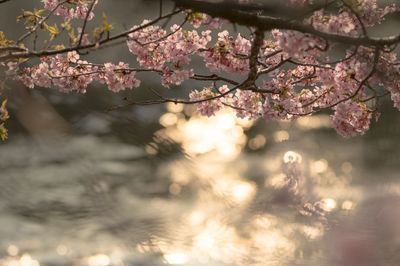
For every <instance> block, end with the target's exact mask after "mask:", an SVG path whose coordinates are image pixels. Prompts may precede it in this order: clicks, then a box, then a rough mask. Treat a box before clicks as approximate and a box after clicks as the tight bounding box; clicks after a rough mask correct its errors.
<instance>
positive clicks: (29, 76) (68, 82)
mask: <svg viewBox="0 0 400 266" xmlns="http://www.w3.org/2000/svg"><path fill="white" fill-rule="evenodd" d="M135 74H136V73H135V71H133V70H132V69H130V68H129V65H128V64H126V63H122V62H120V63H119V64H118V65H114V64H112V63H105V64H104V65H94V64H91V63H89V62H87V61H85V60H80V56H79V54H78V53H76V52H75V51H73V52H69V53H68V54H67V55H66V56H64V55H61V54H59V55H56V56H53V57H42V58H41V63H40V64H38V65H36V66H33V67H28V68H25V69H24V70H23V72H22V73H21V74H20V75H19V76H18V78H19V79H20V80H21V81H22V82H23V83H24V84H25V85H26V86H27V87H29V88H33V87H34V86H39V87H45V88H49V87H51V86H55V87H58V88H59V89H60V90H61V91H62V92H72V91H76V92H81V93H84V92H86V88H87V87H88V86H89V84H90V83H92V81H99V82H100V83H103V84H106V85H107V86H108V88H109V90H110V91H113V92H119V91H121V90H124V89H127V88H129V89H132V88H134V87H139V85H140V81H139V80H138V79H136V77H135Z"/></svg>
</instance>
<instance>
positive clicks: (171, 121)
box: [159, 113, 178, 127]
mask: <svg viewBox="0 0 400 266" xmlns="http://www.w3.org/2000/svg"><path fill="white" fill-rule="evenodd" d="M159 121H160V124H161V125H162V126H164V127H170V126H173V125H175V124H176V123H177V122H178V116H177V115H176V114H173V113H165V114H163V115H162V116H161V117H160V120H159Z"/></svg>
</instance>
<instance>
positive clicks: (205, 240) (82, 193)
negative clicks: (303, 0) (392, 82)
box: [0, 0, 400, 266]
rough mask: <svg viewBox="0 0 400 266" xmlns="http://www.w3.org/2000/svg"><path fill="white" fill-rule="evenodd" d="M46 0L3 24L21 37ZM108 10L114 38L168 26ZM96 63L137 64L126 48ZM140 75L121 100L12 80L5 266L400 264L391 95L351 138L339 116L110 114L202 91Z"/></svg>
mask: <svg viewBox="0 0 400 266" xmlns="http://www.w3.org/2000/svg"><path fill="white" fill-rule="evenodd" d="M39 5H40V1H23V0H14V1H10V2H7V3H5V4H2V5H0V25H1V28H0V29H1V30H3V31H5V32H6V34H7V36H9V38H10V39H15V38H17V37H18V36H19V35H20V34H21V33H22V32H23V25H22V24H16V22H15V18H16V16H17V15H19V14H20V13H21V9H25V10H31V9H33V8H34V7H37V6H39ZM164 8H165V10H166V12H167V11H168V10H170V9H172V6H171V4H170V3H167V2H166V3H165V4H164ZM103 11H104V12H105V13H107V15H108V18H109V21H110V23H112V24H113V26H114V28H115V30H114V31H115V32H118V30H123V29H127V28H130V27H131V26H132V25H135V24H139V23H141V21H142V20H143V19H148V18H154V17H156V16H157V11H158V3H157V1H139V0H136V1H123V0H112V1H111V0H104V1H100V3H99V5H98V8H97V11H96V13H97V14H101V13H102V12H103ZM99 17H100V16H97V20H95V22H91V24H92V23H93V26H94V25H95V24H96V21H97V22H98V21H99V19H101V18H99ZM176 20H177V21H179V18H176ZM169 23H170V24H173V23H174V21H170V22H169ZM228 29H229V30H230V31H231V32H232V33H234V31H235V30H240V28H239V29H235V28H233V27H231V28H229V26H228ZM87 58H89V59H90V60H91V61H94V62H96V63H104V62H107V61H110V60H111V61H113V62H118V60H123V61H125V62H127V63H130V64H131V65H132V66H133V65H135V61H136V60H135V58H134V57H132V56H130V54H129V53H128V49H127V47H126V46H125V45H123V44H122V45H120V46H115V47H111V48H109V49H102V50H99V51H96V52H94V53H91V54H90V55H89V56H88V57H87ZM141 79H142V86H141V87H140V88H138V89H135V90H133V91H127V92H124V93H120V94H113V93H110V92H108V91H107V90H106V89H105V88H104V87H102V86H100V85H95V86H93V87H91V88H90V89H89V90H88V92H87V93H86V94H63V93H60V92H58V91H57V90H55V89H40V88H37V89H34V90H27V89H25V88H23V86H22V85H21V84H19V83H13V82H8V84H7V85H8V86H9V87H10V89H9V90H8V91H7V93H8V97H9V106H10V112H11V119H10V120H9V121H8V123H7V126H8V129H9V131H10V137H9V139H8V140H7V141H6V142H4V143H1V144H0V145H1V146H0V265H4V266H39V265H46V266H69V265H71V266H75V265H88V266H108V265H132V266H139V265H143V266H147V265H148V266H157V265H165V264H170V265H216V266H217V265H218V266H219V265H267V266H269V265H307V266H310V265H319V266H321V265H341V266H343V265H345V266H347V265H348V266H358V265H360V266H361V265H362V266H365V265H367V266H369V265H371V266H372V265H394V266H396V265H400V226H399V225H398V221H399V219H400V176H399V175H400V149H399V148H400V142H399V141H398V138H399V136H400V135H399V134H400V118H399V115H398V112H397V111H396V110H394V109H393V108H392V103H391V102H390V101H389V100H387V101H385V102H383V103H382V106H381V110H382V116H381V118H380V121H379V122H378V123H377V124H375V123H374V124H373V125H372V127H371V130H369V131H368V132H367V134H365V135H364V136H361V137H356V138H351V139H343V138H342V137H340V136H338V135H337V134H336V133H335V132H334V130H333V129H331V127H330V121H329V115H330V114H329V113H318V114H316V115H314V116H311V117H303V118H300V119H298V120H296V121H292V122H266V121H264V120H262V119H260V120H258V121H248V120H241V119H236V118H235V116H234V114H233V112H232V111H229V110H225V111H221V112H220V113H218V114H217V115H216V116H213V117H211V118H205V117H200V116H198V115H197V114H196V113H195V110H194V109H193V106H183V105H177V104H167V105H154V106H147V107H140V106H129V107H126V108H121V109H118V110H115V111H109V109H110V108H112V107H114V106H117V105H121V104H124V98H125V97H128V98H132V99H137V100H145V99H149V98H150V97H152V96H151V94H150V93H149V89H155V90H157V91H159V92H160V93H163V95H165V96H170V97H175V96H182V97H185V95H187V93H188V91H190V90H191V89H193V86H195V85H196V84H195V83H192V82H186V83H184V84H183V86H181V87H174V88H171V89H168V90H167V89H163V88H160V85H159V82H160V81H159V80H158V79H155V78H154V76H141ZM196 86H199V85H196ZM195 88H197V87H195Z"/></svg>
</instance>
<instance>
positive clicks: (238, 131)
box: [171, 111, 246, 160]
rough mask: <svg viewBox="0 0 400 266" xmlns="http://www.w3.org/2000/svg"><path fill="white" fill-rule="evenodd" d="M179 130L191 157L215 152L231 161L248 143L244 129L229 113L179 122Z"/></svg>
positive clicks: (183, 143) (195, 117)
mask: <svg viewBox="0 0 400 266" xmlns="http://www.w3.org/2000/svg"><path fill="white" fill-rule="evenodd" d="M177 129H178V130H179V131H181V132H182V137H181V141H182V146H183V148H184V149H185V151H186V152H187V153H188V154H190V155H199V154H205V153H209V152H214V153H215V154H216V155H218V156H222V157H220V158H223V159H225V160H229V159H232V158H234V157H236V156H237V155H239V153H240V151H241V149H242V147H243V146H244V144H245V142H246V136H245V135H244V132H243V128H242V127H241V126H240V125H238V123H237V119H236V118H235V117H234V116H233V114H232V112H228V111H225V112H219V113H218V114H217V115H215V116H212V117H209V118H206V117H198V116H193V117H192V118H190V120H188V121H181V120H179V121H178V124H177ZM171 137H173V136H171Z"/></svg>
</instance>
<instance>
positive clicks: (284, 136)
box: [273, 130, 290, 142]
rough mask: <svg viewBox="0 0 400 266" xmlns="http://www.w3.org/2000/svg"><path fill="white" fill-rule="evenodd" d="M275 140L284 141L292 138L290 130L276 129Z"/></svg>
mask: <svg viewBox="0 0 400 266" xmlns="http://www.w3.org/2000/svg"><path fill="white" fill-rule="evenodd" d="M273 137H274V140H275V142H283V141H286V140H288V139H289V138H290V136H289V132H287V131H286V130H279V131H276V132H275V133H274V135H273Z"/></svg>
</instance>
